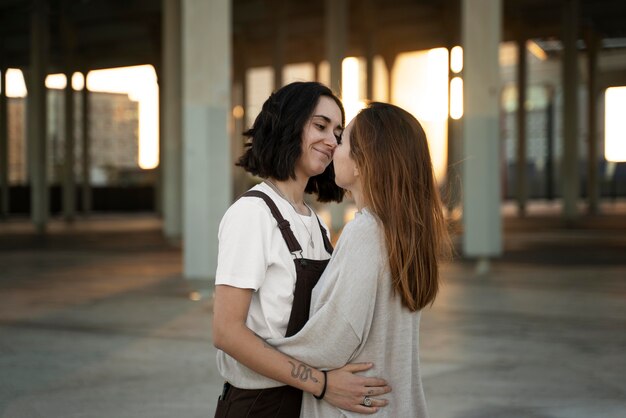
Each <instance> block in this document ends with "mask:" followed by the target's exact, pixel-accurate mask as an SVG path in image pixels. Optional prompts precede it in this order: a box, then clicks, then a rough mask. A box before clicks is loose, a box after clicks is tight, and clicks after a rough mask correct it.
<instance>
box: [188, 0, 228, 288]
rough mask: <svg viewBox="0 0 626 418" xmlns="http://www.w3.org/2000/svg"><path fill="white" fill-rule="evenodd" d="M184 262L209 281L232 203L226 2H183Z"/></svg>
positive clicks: (190, 273) (194, 275)
mask: <svg viewBox="0 0 626 418" xmlns="http://www.w3.org/2000/svg"><path fill="white" fill-rule="evenodd" d="M182 22H183V24H182V28H183V32H182V33H183V72H182V74H183V147H184V153H183V199H184V205H183V208H184V209H183V222H184V230H183V239H184V253H183V260H184V262H183V267H184V276H185V277H186V278H188V279H201V280H206V279H210V280H213V279H214V277H215V269H216V267H217V244H218V242H217V232H218V227H219V222H220V220H221V218H222V216H223V215H224V212H225V211H226V209H228V206H229V205H230V203H231V190H232V178H231V164H232V161H231V159H230V144H229V136H228V130H227V127H228V122H229V117H230V100H231V97H230V95H231V92H230V89H231V60H232V56H231V33H232V32H231V1H229V0H214V1H211V2H207V1H205V0H184V1H183V20H182Z"/></svg>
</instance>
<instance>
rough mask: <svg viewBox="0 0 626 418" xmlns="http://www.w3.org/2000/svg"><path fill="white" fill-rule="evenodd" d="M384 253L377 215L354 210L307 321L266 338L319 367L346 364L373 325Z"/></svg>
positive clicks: (315, 292) (276, 345) (285, 351)
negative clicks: (285, 334)
mask: <svg viewBox="0 0 626 418" xmlns="http://www.w3.org/2000/svg"><path fill="white" fill-rule="evenodd" d="M384 252H385V251H384V246H383V245H382V241H381V234H380V227H379V226H378V224H377V222H376V219H375V218H374V217H373V216H372V215H371V214H370V213H368V212H364V213H361V214H358V215H357V218H355V220H354V221H352V222H350V223H349V224H348V225H347V226H346V227H345V228H344V231H343V233H342V235H341V238H340V240H339V242H338V243H337V248H336V250H335V252H334V254H333V257H332V258H331V261H330V262H329V264H328V267H327V268H326V271H325V272H324V274H323V276H322V278H320V281H319V283H318V284H317V286H316V288H315V289H314V292H313V297H312V303H311V305H312V306H311V317H310V319H309V321H308V322H307V323H306V325H305V326H304V328H303V329H302V330H301V331H300V332H299V333H297V334H296V335H294V336H292V337H289V338H280V339H270V340H268V341H267V342H268V343H269V344H271V345H272V346H274V347H276V348H277V349H278V350H280V351H282V352H284V353H285V354H288V355H290V356H292V357H294V358H296V359H298V360H300V361H302V362H305V363H307V364H310V365H311V366H314V367H317V368H322V369H334V368H337V367H341V366H343V365H345V364H346V363H348V362H349V361H350V360H351V359H352V358H354V357H355V356H356V355H357V354H358V352H359V349H360V347H361V344H362V342H363V341H365V340H366V339H367V335H368V333H369V330H370V327H371V324H372V318H373V314H374V309H375V301H376V292H377V290H378V283H379V278H380V276H381V269H382V266H383V264H382V260H383V257H382V254H383V253H384Z"/></svg>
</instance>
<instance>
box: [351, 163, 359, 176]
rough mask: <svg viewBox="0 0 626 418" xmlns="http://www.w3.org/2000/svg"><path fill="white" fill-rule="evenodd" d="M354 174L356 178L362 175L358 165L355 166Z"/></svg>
mask: <svg viewBox="0 0 626 418" xmlns="http://www.w3.org/2000/svg"><path fill="white" fill-rule="evenodd" d="M353 174H354V177H359V175H360V173H359V168H358V167H357V166H356V165H355V166H354V172H353Z"/></svg>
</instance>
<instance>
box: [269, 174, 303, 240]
mask: <svg viewBox="0 0 626 418" xmlns="http://www.w3.org/2000/svg"><path fill="white" fill-rule="evenodd" d="M265 183H266V184H267V185H268V186H270V188H271V189H272V190H274V191H275V192H276V193H278V195H279V196H280V197H282V198H283V199H285V200H286V201H287V203H289V206H291V207H292V208H293V210H294V212H296V218H298V219H299V220H300V223H302V226H304V229H305V230H306V232H307V234H309V245H310V246H311V248H315V244H314V243H313V234H312V233H311V230H310V229H309V228H307V226H306V224H305V223H304V221H303V220H302V218H301V217H300V213H299V212H298V210H297V209H296V206H295V205H294V204H293V202H292V201H291V200H289V199H288V198H287V196H285V195H284V194H283V192H281V191H280V189H279V188H278V186H276V185H275V184H274V183H273V182H272V181H271V180H270V179H265ZM303 203H304V206H306V207H307V209H309V213H310V215H311V219H313V216H314V213H313V209H311V207H310V206H309V205H307V204H306V202H304V201H303Z"/></svg>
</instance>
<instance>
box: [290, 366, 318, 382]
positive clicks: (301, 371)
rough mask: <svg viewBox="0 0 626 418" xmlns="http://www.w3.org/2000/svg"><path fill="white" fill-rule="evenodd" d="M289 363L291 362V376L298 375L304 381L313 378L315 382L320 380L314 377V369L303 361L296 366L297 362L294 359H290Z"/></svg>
mask: <svg viewBox="0 0 626 418" xmlns="http://www.w3.org/2000/svg"><path fill="white" fill-rule="evenodd" d="M289 364H291V376H292V377H297V378H298V379H300V380H301V381H303V382H306V381H307V380H309V379H311V380H312V381H314V382H315V383H317V382H318V380H317V379H316V378H314V377H313V370H311V368H310V367H307V366H305V365H304V364H302V363H300V364H299V365H298V366H296V363H294V362H293V361H289Z"/></svg>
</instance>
